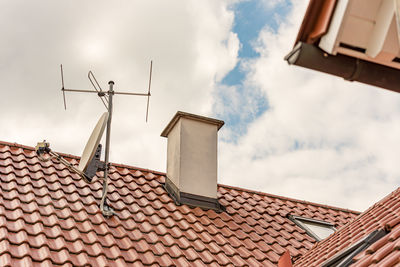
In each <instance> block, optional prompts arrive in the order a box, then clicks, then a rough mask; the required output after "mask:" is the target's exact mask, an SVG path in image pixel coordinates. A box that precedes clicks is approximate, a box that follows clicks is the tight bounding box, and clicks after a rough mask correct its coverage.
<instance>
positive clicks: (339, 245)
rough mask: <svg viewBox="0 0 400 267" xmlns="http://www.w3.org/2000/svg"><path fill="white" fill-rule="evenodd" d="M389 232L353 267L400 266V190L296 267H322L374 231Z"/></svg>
mask: <svg viewBox="0 0 400 267" xmlns="http://www.w3.org/2000/svg"><path fill="white" fill-rule="evenodd" d="M381 229H382V230H386V231H390V233H388V234H387V235H386V236H384V237H382V238H381V239H379V240H378V241H376V242H375V243H374V244H372V245H371V246H370V247H369V248H367V249H366V250H364V251H362V252H361V253H359V254H358V255H357V256H355V257H354V262H353V264H352V265H350V266H357V267H361V266H395V265H396V264H397V265H396V266H398V264H400V188H398V189H397V190H395V191H394V192H392V193H391V194H390V195H388V196H387V197H385V198H384V199H382V200H381V201H379V202H378V203H376V204H375V205H373V206H372V207H371V208H369V209H368V210H366V211H365V212H364V213H362V214H360V215H359V216H358V217H357V218H356V219H354V220H353V221H352V222H350V223H349V224H347V225H346V226H344V227H343V228H341V229H340V230H339V231H337V232H336V233H334V234H332V235H331V236H330V237H329V238H327V239H325V240H323V241H321V242H319V243H318V244H317V245H316V246H315V247H314V248H313V249H311V250H310V251H309V252H307V253H306V254H304V255H303V256H302V257H301V258H299V259H298V260H297V261H295V264H294V266H320V265H321V263H323V262H324V261H326V260H328V259H330V258H332V257H333V256H335V255H336V254H337V253H340V252H342V251H344V250H345V249H346V248H348V247H350V246H351V245H353V244H355V243H357V241H359V240H361V239H362V238H364V237H366V236H367V235H368V234H370V233H372V232H373V231H375V230H381Z"/></svg>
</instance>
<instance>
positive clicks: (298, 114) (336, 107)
mask: <svg viewBox="0 0 400 267" xmlns="http://www.w3.org/2000/svg"><path fill="white" fill-rule="evenodd" d="M306 4H307V2H306V1H301V2H300V1H294V2H293V6H294V9H293V10H292V11H291V13H290V14H289V15H288V16H287V20H286V21H285V23H283V24H281V26H280V28H279V29H278V31H277V32H274V31H272V30H270V29H268V28H265V29H264V30H263V31H262V32H261V33H260V37H259V41H258V47H257V49H258V52H260V54H261V57H260V58H257V59H255V60H253V61H252V62H250V64H249V66H250V72H249V73H248V76H247V82H250V83H253V84H255V85H258V87H259V88H261V90H262V91H263V92H265V94H266V96H267V100H268V103H269V106H270V109H269V110H267V111H266V112H265V113H264V114H263V115H262V116H261V117H259V118H258V119H256V120H255V121H254V122H253V123H252V124H251V125H250V126H249V129H248V133H247V135H245V136H243V137H241V138H240V139H239V140H238V143H237V144H232V143H222V144H221V148H220V151H221V156H220V158H219V159H220V163H221V164H220V166H221V167H220V170H221V171H220V173H221V180H222V181H221V182H223V183H228V184H232V183H234V184H236V185H238V186H243V187H250V188H253V189H257V190H261V191H266V192H270V193H274V194H280V195H285V196H293V197H296V198H300V199H307V200H311V201H316V202H320V203H327V204H332V205H336V206H341V207H347V208H353V209H360V210H363V209H365V208H367V207H368V205H371V204H373V203H374V202H375V201H377V200H379V198H381V197H382V196H384V195H385V194H388V193H389V192H391V191H392V190H394V189H396V188H397V186H398V185H399V182H400V179H399V177H400V170H399V169H398V167H397V166H398V164H396V163H397V162H398V159H399V157H398V155H397V153H396V151H398V150H399V149H400V142H399V141H397V139H398V136H399V134H400V127H399V126H398V124H397V123H396V120H398V118H399V115H400V110H399V107H400V96H399V95H398V94H395V93H392V92H389V91H385V90H383V89H377V88H373V87H370V86H366V85H362V84H357V83H350V82H347V81H344V80H342V79H341V78H337V77H333V76H329V75H326V74H322V73H318V72H315V71H311V70H306V69H302V68H300V67H296V66H288V64H287V63H286V62H285V61H284V60H283V57H284V56H285V55H286V54H287V53H288V52H289V51H290V50H291V48H292V46H293V41H294V38H295V36H296V34H297V31H298V28H299V25H300V22H301V20H302V16H303V14H304V12H305V8H306ZM232 162H234V164H232Z"/></svg>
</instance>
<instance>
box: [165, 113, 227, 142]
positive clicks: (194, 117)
mask: <svg viewBox="0 0 400 267" xmlns="http://www.w3.org/2000/svg"><path fill="white" fill-rule="evenodd" d="M180 118H188V119H191V120H196V121H201V122H205V123H208V124H214V125H216V126H218V130H219V129H220V128H221V127H222V126H223V125H224V124H225V122H224V121H221V120H217V119H213V118H208V117H203V116H199V115H196V114H191V113H187V112H183V111H178V112H176V114H175V116H174V117H173V118H172V120H171V121H170V122H169V123H168V125H167V127H165V129H164V131H162V133H161V136H162V137H168V134H169V132H170V131H171V130H172V128H174V126H175V124H176V123H177V122H178V121H179V119H180Z"/></svg>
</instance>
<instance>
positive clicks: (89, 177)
mask: <svg viewBox="0 0 400 267" xmlns="http://www.w3.org/2000/svg"><path fill="white" fill-rule="evenodd" d="M60 69H61V85H62V87H61V91H62V94H63V100H64V108H65V109H67V103H66V98H65V92H75V93H96V94H97V95H98V96H99V98H100V100H101V101H102V103H103V104H104V106H105V108H106V110H107V111H106V112H104V113H103V114H102V116H101V117H100V119H99V120H98V122H97V124H96V126H95V128H94V130H93V132H92V134H91V136H90V138H89V140H88V142H87V143H86V146H85V149H84V150H83V153H82V156H81V160H80V162H79V166H78V167H76V166H74V165H73V164H71V163H70V162H69V161H67V160H66V159H64V158H63V157H62V156H60V155H59V154H58V153H56V152H54V151H52V150H51V149H50V144H49V143H48V142H46V141H43V142H39V143H38V144H37V146H36V153H37V155H38V157H39V159H40V160H41V161H48V160H50V159H52V158H55V159H57V160H58V161H59V162H60V163H62V164H63V165H65V166H66V167H67V168H69V169H70V170H72V171H73V172H75V173H77V174H78V175H79V176H80V177H81V178H82V179H83V180H84V181H85V182H87V183H91V182H93V177H94V176H95V175H96V172H97V171H104V176H103V177H102V178H100V179H101V180H103V190H102V197H101V202H100V210H101V212H102V213H103V215H104V216H105V217H109V216H112V215H113V214H115V212H114V210H113V208H112V207H110V206H109V205H108V204H107V193H108V174H109V171H110V162H109V155H110V136H111V120H112V110H113V96H114V95H131V96H147V106H146V122H147V121H148V114H149V102H150V96H151V93H150V88H151V78H152V77H151V76H152V70H153V61H150V75H149V87H148V90H147V93H130V92H116V91H114V89H113V87H114V82H113V81H109V82H108V86H109V89H108V91H103V90H102V88H101V86H100V84H99V83H98V82H97V79H96V77H95V76H94V74H93V72H92V71H89V72H88V79H89V81H90V83H91V84H92V86H93V88H94V90H81V89H67V88H65V87H64V71H63V66H62V64H61V65H60ZM106 126H107V131H106V148H105V156H104V158H105V159H104V162H101V161H100V157H101V144H100V140H101V137H102V136H103V133H104V130H105V128H106ZM44 154H48V155H50V157H47V158H45V157H44Z"/></svg>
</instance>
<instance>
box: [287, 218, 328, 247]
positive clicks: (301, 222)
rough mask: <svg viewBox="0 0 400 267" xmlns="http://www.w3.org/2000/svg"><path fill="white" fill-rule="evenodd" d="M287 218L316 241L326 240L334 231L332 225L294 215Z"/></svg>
mask: <svg viewBox="0 0 400 267" xmlns="http://www.w3.org/2000/svg"><path fill="white" fill-rule="evenodd" d="M289 218H290V219H291V220H292V221H293V222H294V223H295V224H297V225H298V226H300V227H301V228H302V229H303V230H305V231H306V232H307V234H308V235H309V236H311V237H313V238H314V239H315V240H317V241H321V240H323V239H325V238H327V237H328V236H330V235H331V234H333V233H334V232H335V231H336V229H335V227H334V225H333V224H331V223H329V222H324V221H320V220H315V219H311V218H304V217H300V216H295V215H291V216H289Z"/></svg>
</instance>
